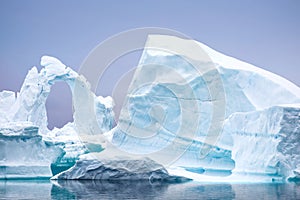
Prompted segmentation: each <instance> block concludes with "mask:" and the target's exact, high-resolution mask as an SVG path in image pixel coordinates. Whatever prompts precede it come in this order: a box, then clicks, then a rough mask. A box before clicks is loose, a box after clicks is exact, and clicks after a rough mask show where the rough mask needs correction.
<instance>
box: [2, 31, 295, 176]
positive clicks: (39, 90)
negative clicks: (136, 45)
mask: <svg viewBox="0 0 300 200" xmlns="http://www.w3.org/2000/svg"><path fill="white" fill-rule="evenodd" d="M41 65H42V66H44V68H43V69H42V70H41V71H40V72H38V70H37V69H36V68H35V67H34V68H32V69H31V70H30V71H29V73H28V75H27V77H26V79H25V81H24V84H23V86H22V88H21V91H20V92H19V93H17V94H15V93H14V92H11V91H2V92H0V102H1V104H0V144H1V146H0V149H1V154H0V165H1V170H2V171H1V172H0V178H10V177H26V176H28V177H41V176H43V177H46V176H47V177H49V176H51V175H56V174H58V175H56V176H55V178H58V179H59V178H62V179H81V178H83V179H87V178H90V179H95V176H97V177H100V178H103V177H106V178H107V177H108V178H112V179H115V178H116V177H123V178H124V177H125V179H127V178H128V177H134V178H135V179H137V178H145V177H146V178H147V179H149V177H150V176H149V175H153V174H154V175H155V176H156V175H157V172H158V176H157V177H158V178H161V177H171V178H172V175H174V177H177V176H184V177H187V178H191V179H194V180H199V181H277V180H278V181H282V180H298V179H300V150H299V149H300V143H299V141H300V140H299V139H300V89H299V87H297V86H295V85H294V84H292V83H291V82H289V81H288V80H286V79H284V78H282V77H280V76H278V75H275V74H273V73H271V72H267V71H265V70H263V69H260V68H257V67H255V66H253V65H250V64H248V63H245V62H242V61H239V60H237V59H234V58H232V57H228V56H225V55H223V54H221V53H218V52H216V51H215V50H212V49H211V48H209V47H207V46H206V45H204V44H201V43H199V42H197V41H194V40H187V39H182V38H177V37H173V36H166V35H150V36H149V38H148V40H147V42H146V46H145V50H144V52H143V55H142V57H141V59H140V63H139V66H138V67H137V68H136V71H135V74H134V77H133V80H132V82H131V84H130V87H129V90H128V94H127V96H126V99H125V102H124V105H123V108H122V110H121V113H120V117H119V121H118V124H117V125H116V126H115V127H114V128H113V121H114V120H113V115H114V114H113V111H112V108H113V106H114V105H113V100H112V98H111V97H106V98H103V97H97V96H96V95H95V94H94V93H93V92H91V91H90V86H89V83H88V81H87V80H86V79H85V78H84V77H83V76H81V75H78V74H77V73H76V72H75V71H73V70H72V69H71V68H69V67H66V66H65V65H64V64H62V63H61V62H60V61H58V60H57V59H55V58H52V57H48V56H45V57H42V60H41ZM56 81H65V82H66V83H67V84H68V85H69V86H70V89H71V91H72V96H73V106H74V108H75V112H74V115H73V118H74V122H72V123H68V124H66V125H65V126H64V127H63V128H61V129H58V128H55V129H53V130H48V128H47V115H46V109H45V102H46V99H47V97H48V94H49V92H50V89H51V86H52V85H53V84H54V83H55V82H56ZM14 146H16V148H12V147H14ZM21 149H26V151H23V152H22V153H19V152H20V151H21ZM32 152H35V154H32ZM99 152H100V153H99ZM85 154H86V156H83V155H85ZM121 154H122V155H124V157H122V159H120V157H118V156H120V155H121ZM32 155H33V156H32ZM91 155H93V156H94V157H93V159H90V158H89V157H90V156H91ZM103 155H110V157H109V159H105V158H103ZM95 156H96V157H95ZM136 157H138V159H137V158H136ZM146 157H147V158H146ZM96 159H97V160H96ZM73 165H74V166H73ZM133 165H134V167H130V166H133ZM28 166H31V167H28ZM72 166H73V167H72ZM147 166H148V167H147ZM157 166H160V167H161V168H160V169H161V170H160V171H156V167H157ZM70 167H71V168H70ZM128 167H130V168H131V169H128V170H125V171H124V170H123V169H122V168H128ZM29 169H30V170H31V171H30V170H29ZM142 169H143V170H145V171H144V172H145V173H142V174H138V171H140V170H142ZM63 170H66V171H64V172H62V171H63ZM99 173H100V175H99ZM20 174H21V175H20ZM174 177H173V178H174Z"/></svg>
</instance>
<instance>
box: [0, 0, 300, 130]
mask: <svg viewBox="0 0 300 200" xmlns="http://www.w3.org/2000/svg"><path fill="white" fill-rule="evenodd" d="M299 19H300V1H298V0H278V1H272V0H263V1H261V0H245V1H240V0H228V1H225V0H207V1H201V0H200V1H196V0H190V1H183V0H182V1H176V0H175V1H174V0H164V1H159V0H152V1H145V0H140V1H137V0H136V1H126V2H125V1H116V0H110V1H108V0H106V1H96V0H94V1H91V0H87V1H79V0H77V1H76V0H75V1H74V0H63V1H58V0H54V1H47V0H44V1H38V0H36V1H34V0H27V1H17V0H0V28H1V31H0V91H2V90H4V89H6V90H13V91H19V90H20V87H21V85H22V82H23V80H24V78H25V76H26V74H27V71H28V70H29V69H30V68H31V67H32V66H34V65H36V66H39V62H40V57H41V56H42V55H52V56H55V57H57V58H59V59H60V60H62V62H64V63H65V64H67V65H68V66H71V67H72V68H73V69H75V70H78V68H79V66H80V65H81V63H82V62H83V60H84V58H85V57H86V56H87V55H88V53H89V52H90V51H91V50H92V49H93V48H94V47H95V46H96V45H98V44H99V43H100V42H101V41H103V40H105V39H106V38H108V37H110V36H112V35H114V34H117V33H119V32H121V31H125V30H128V29H132V28H139V27H149V26H150V27H162V28H170V29H174V30H177V31H180V32H182V33H184V34H186V35H188V36H190V37H192V38H194V39H196V40H198V41H200V42H203V43H205V44H207V45H208V46H210V47H212V48H214V49H216V50H218V51H220V52H222V53H224V54H227V55H230V56H233V57H235V58H238V59H241V60H244V61H246V62H249V63H251V64H254V65H256V66H259V67H261V68H264V69H266V70H269V71H271V72H274V73H276V74H279V75H281V76H283V77H285V78H287V79H289V80H290V81H292V82H294V83H295V84H296V85H298V86H300V79H299V75H300V73H299V72H300V59H299V56H300V54H299V52H300V51H299V49H300V37H299V35H300V20H299ZM133 58H135V57H134V56H133ZM131 62H132V63H133V64H135V63H136V62H137V60H130V59H124V60H123V63H119V64H120V65H121V64H124V65H131V64H132V63H131ZM39 69H40V67H39ZM116 69H117V68H116ZM112 81H114V80H112ZM111 84H114V83H107V88H109V87H108V85H111ZM102 87H104V89H103V90H101V91H100V92H99V94H98V95H110V92H111V90H110V89H105V87H106V86H105V85H104V86H102ZM47 108H48V112H49V113H48V115H49V119H48V121H49V127H53V126H62V125H64V124H65V123H66V122H67V121H70V120H72V114H71V96H70V91H69V89H68V87H67V86H66V85H65V84H62V83H57V84H55V85H54V86H53V90H52V91H51V93H50V97H49V99H48V101H47Z"/></svg>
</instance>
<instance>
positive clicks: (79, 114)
mask: <svg viewBox="0 0 300 200" xmlns="http://www.w3.org/2000/svg"><path fill="white" fill-rule="evenodd" d="M41 65H42V66H43V67H44V68H42V70H41V71H40V72H38V70H37V68H36V67H33V68H32V69H31V70H30V71H29V72H28V74H27V76H26V78H25V80H24V83H23V85H22V88H21V90H20V92H19V93H17V97H16V99H15V102H14V103H13V105H12V107H11V109H10V111H9V112H7V113H9V116H7V118H6V121H7V122H24V121H27V122H31V123H32V124H33V125H35V126H37V127H39V133H40V134H42V135H43V134H46V133H47V132H49V129H48V128H47V125H48V119H47V111H46V100H47V98H48V95H49V93H50V90H51V87H52V85H54V83H56V82H57V81H64V82H65V83H67V84H68V86H69V87H70V89H71V92H72V98H73V100H74V96H75V98H76V97H78V96H79V97H83V98H82V99H83V100H78V101H77V103H76V102H75V103H76V107H77V108H78V109H79V110H75V112H74V115H73V119H74V122H75V124H76V125H77V127H78V125H79V127H80V129H81V131H85V132H86V133H88V134H94V133H96V132H97V133H99V132H100V133H101V132H102V133H103V132H105V131H108V130H110V129H111V128H112V124H113V111H112V107H113V101H112V98H110V97H106V98H103V97H96V96H95V94H94V93H93V92H91V91H90V89H89V85H88V83H87V81H86V80H85V78H84V77H82V76H80V75H79V74H78V73H77V72H75V71H74V70H72V69H71V68H69V67H66V66H65V65H64V64H63V63H61V62H60V61H59V60H58V59H56V58H53V57H49V56H43V57H42V59H41ZM74 91H75V92H74ZM77 99H78V98H77ZM85 99H86V100H87V102H86V103H87V104H90V103H91V102H93V109H94V110H93V111H94V113H93V114H94V115H95V117H94V118H93V117H89V119H90V121H89V120H87V118H86V115H87V114H90V113H87V112H86V110H85V107H86V106H85V105H84V103H85ZM90 99H93V101H88V100H90ZM83 121H84V122H83ZM95 121H96V122H97V124H95ZM91 124H92V125H91ZM96 126H97V128H95V127H96ZM91 127H92V129H91Z"/></svg>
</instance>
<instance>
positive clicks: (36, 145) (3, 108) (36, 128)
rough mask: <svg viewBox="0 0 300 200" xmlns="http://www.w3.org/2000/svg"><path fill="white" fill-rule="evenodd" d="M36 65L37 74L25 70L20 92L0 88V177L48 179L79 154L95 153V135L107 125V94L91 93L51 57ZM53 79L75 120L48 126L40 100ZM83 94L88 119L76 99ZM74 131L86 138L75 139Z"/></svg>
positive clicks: (98, 143) (109, 111) (82, 81)
mask: <svg viewBox="0 0 300 200" xmlns="http://www.w3.org/2000/svg"><path fill="white" fill-rule="evenodd" d="M41 65H42V66H43V67H44V68H42V70H41V71H40V72H38V70H37V68H36V67H33V68H32V69H31V70H30V71H29V72H28V74H27V76H26V78H25V80H24V83H23V85H22V88H21V90H20V92H18V93H15V92H12V91H2V92H0V102H1V105H0V143H1V146H0V149H1V156H0V166H1V167H0V169H1V173H0V178H2V179H9V178H40V177H51V176H52V175H55V174H57V173H59V172H61V171H62V170H66V169H68V168H70V167H71V166H72V165H74V164H75V162H76V160H78V159H79V156H80V155H82V154H85V153H90V152H99V151H101V150H102V149H103V148H102V146H101V144H102V145H103V142H102V141H100V138H99V136H98V137H96V135H97V134H98V135H99V134H102V133H104V132H107V131H108V130H110V129H111V128H112V124H113V122H114V119H113V111H112V108H113V101H112V98H111V97H106V98H103V97H97V96H96V95H95V94H94V93H93V92H91V91H90V89H89V85H88V83H87V81H86V80H85V79H84V77H82V76H80V75H78V74H77V72H75V71H73V70H72V69H71V68H69V67H66V66H65V65H64V64H62V63H61V62H60V61H59V60H57V59H56V58H53V57H49V56H43V57H42V59H41ZM57 81H65V82H66V83H67V84H68V85H69V87H70V89H71V91H72V96H73V102H74V103H76V105H77V108H78V110H77V111H75V112H74V114H73V119H74V121H75V122H72V123H68V124H66V125H65V126H64V127H62V128H61V129H58V128H54V129H53V130H49V129H48V128H47V125H48V120H47V111H46V107H45V104H46V100H47V97H48V95H49V93H50V91H51V86H52V85H53V84H55V82H57ZM79 87H81V88H80V89H78V88H79ZM74 88H76V93H75V94H74ZM83 94H84V95H85V96H87V95H88V96H89V100H90V101H88V102H87V103H90V104H92V105H91V106H90V107H92V108H93V111H95V112H93V114H94V115H95V117H94V118H92V117H89V118H88V117H86V116H84V114H85V113H87V114H88V112H87V111H86V108H89V107H88V106H86V105H84V104H83V103H82V102H80V101H77V99H79V98H78V96H80V95H83ZM87 99H88V98H87ZM78 113H80V114H78ZM87 119H89V120H87ZM75 123H76V126H75ZM91 124H92V125H93V126H94V127H95V126H96V128H93V126H92V125H91ZM95 124H96V125H95ZM79 132H80V133H81V135H82V136H84V135H86V137H81V138H79V137H78V133H79ZM93 135H94V136H93ZM101 142H102V143H101Z"/></svg>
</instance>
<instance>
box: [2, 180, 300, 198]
mask: <svg viewBox="0 0 300 200" xmlns="http://www.w3.org/2000/svg"><path fill="white" fill-rule="evenodd" d="M0 199H251V200H252V199H254V200H259V199H272V200H275V199H300V184H294V183H289V184H287V183H286V184H283V183H281V184H280V183H272V184H223V183H222V184H211V183H209V184H206V183H198V182H188V183H183V184H162V183H149V182H138V181H131V182H130V181H127V182H126V181H125V182H107V181H60V182H50V181H49V180H39V181H36V180H35V181H33V180H26V181H24V180H23V181H21V180H19V181H18V180H14V181H0Z"/></svg>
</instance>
